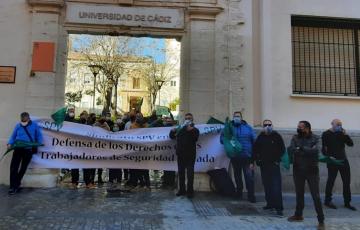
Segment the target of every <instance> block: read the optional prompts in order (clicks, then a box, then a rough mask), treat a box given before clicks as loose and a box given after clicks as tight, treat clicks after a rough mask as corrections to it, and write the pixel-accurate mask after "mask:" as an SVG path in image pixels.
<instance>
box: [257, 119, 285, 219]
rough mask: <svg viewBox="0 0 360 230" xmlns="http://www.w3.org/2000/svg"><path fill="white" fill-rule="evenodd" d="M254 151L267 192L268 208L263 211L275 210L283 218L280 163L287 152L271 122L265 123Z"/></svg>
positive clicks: (266, 121) (265, 121)
mask: <svg viewBox="0 0 360 230" xmlns="http://www.w3.org/2000/svg"><path fill="white" fill-rule="evenodd" d="M253 151H254V154H253V155H254V160H255V161H256V163H257V165H258V166H260V171H261V179H262V183H263V185H264V190H265V200H266V206H265V207H263V209H264V210H271V209H275V210H276V213H277V215H280V216H282V215H283V213H282V210H283V200H282V191H281V172H280V161H281V156H282V155H283V154H284V152H285V144H284V140H283V138H282V137H281V136H280V134H279V133H278V132H276V131H274V130H273V125H272V122H271V121H270V120H264V121H263V131H262V132H261V133H260V134H259V136H258V137H257V138H256V141H255V143H254V148H253Z"/></svg>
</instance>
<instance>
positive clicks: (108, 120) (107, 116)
mask: <svg viewBox="0 0 360 230" xmlns="http://www.w3.org/2000/svg"><path fill="white" fill-rule="evenodd" d="M105 119H106V123H107V124H108V125H109V127H110V130H113V128H114V124H115V123H114V122H113V121H112V118H111V113H110V112H108V113H106V116H105Z"/></svg>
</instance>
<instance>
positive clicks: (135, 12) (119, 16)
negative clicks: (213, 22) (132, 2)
mask: <svg viewBox="0 0 360 230" xmlns="http://www.w3.org/2000/svg"><path fill="white" fill-rule="evenodd" d="M66 22H67V23H80V24H100V25H123V26H137V27H139V26H140V27H155V28H172V29H183V28H184V10H183V9H167V8H159V7H157V8H156V7H121V6H109V5H94V4H80V3H79V4H78V3H67V9H66Z"/></svg>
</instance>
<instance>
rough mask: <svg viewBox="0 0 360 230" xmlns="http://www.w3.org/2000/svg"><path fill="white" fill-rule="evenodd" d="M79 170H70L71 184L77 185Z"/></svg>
mask: <svg viewBox="0 0 360 230" xmlns="http://www.w3.org/2000/svg"><path fill="white" fill-rule="evenodd" d="M79 175H80V174H79V169H71V183H73V184H78V183H79Z"/></svg>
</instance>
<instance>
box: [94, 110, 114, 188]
mask: <svg viewBox="0 0 360 230" xmlns="http://www.w3.org/2000/svg"><path fill="white" fill-rule="evenodd" d="M94 126H96V127H100V128H102V129H105V130H106V131H111V129H110V126H109V125H108V123H107V122H106V117H104V116H102V117H100V119H99V120H98V121H97V122H95V124H94ZM102 173H103V169H102V168H98V169H97V176H98V184H99V185H101V184H103V183H104V181H103V179H102Z"/></svg>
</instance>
